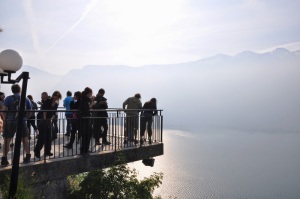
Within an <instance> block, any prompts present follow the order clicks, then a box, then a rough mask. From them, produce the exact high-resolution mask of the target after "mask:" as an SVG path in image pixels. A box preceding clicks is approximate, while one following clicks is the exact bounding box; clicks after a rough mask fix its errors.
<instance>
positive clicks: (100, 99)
mask: <svg viewBox="0 0 300 199" xmlns="http://www.w3.org/2000/svg"><path fill="white" fill-rule="evenodd" d="M104 94H105V90H104V89H103V88H101V89H99V91H98V94H97V96H96V104H95V105H94V106H93V109H94V110H98V111H95V112H94V116H95V117H94V120H93V134H94V138H95V144H96V145H101V143H100V141H99V139H100V138H101V137H102V142H103V144H105V145H110V142H109V141H108V140H107V130H108V124H107V118H108V114H107V111H106V109H107V108H108V106H107V99H106V98H105V97H104ZM102 128H103V130H102Z"/></svg>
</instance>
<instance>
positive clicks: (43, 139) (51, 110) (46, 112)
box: [34, 91, 61, 158]
mask: <svg viewBox="0 0 300 199" xmlns="http://www.w3.org/2000/svg"><path fill="white" fill-rule="evenodd" d="M60 99H61V94H60V92H59V91H54V93H53V94H52V97H51V98H48V99H46V100H45V101H44V102H43V104H42V107H41V110H42V120H41V122H40V123H39V125H40V129H41V130H40V131H39V137H38V140H37V143H36V146H35V148H34V156H35V157H36V158H40V151H41V149H42V148H43V146H44V145H45V156H52V155H53V153H51V130H52V129H51V128H52V125H53V124H52V122H53V120H55V118H56V110H57V108H58V104H59V100H60Z"/></svg>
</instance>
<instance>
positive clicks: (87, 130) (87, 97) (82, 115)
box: [79, 87, 95, 155]
mask: <svg viewBox="0 0 300 199" xmlns="http://www.w3.org/2000/svg"><path fill="white" fill-rule="evenodd" d="M94 98H95V97H94V96H93V90H92V89H91V88H89V87H86V88H85V89H84V91H83V92H82V96H81V103H80V106H79V121H80V134H81V146H80V154H82V155H85V154H89V147H90V140H91V134H92V131H91V130H92V129H91V125H92V122H91V107H92V106H93V105H94Z"/></svg>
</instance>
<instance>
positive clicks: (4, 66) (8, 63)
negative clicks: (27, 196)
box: [0, 50, 29, 198]
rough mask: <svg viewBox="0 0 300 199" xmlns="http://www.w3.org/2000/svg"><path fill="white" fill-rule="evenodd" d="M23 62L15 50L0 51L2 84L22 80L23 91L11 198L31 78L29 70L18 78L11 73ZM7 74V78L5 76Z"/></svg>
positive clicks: (17, 169)
mask: <svg viewBox="0 0 300 199" xmlns="http://www.w3.org/2000/svg"><path fill="white" fill-rule="evenodd" d="M22 64H23V60H22V57H21V56H20V55H19V53H17V52H16V51H14V50H4V51H2V52H1V53H0V76H1V83H2V84H15V83H18V82H20V81H21V80H23V81H22V87H21V88H22V92H21V99H20V109H19V113H18V117H17V121H18V126H17V132H16V140H15V148H14V157H13V162H12V169H11V177H10V186H9V198H13V197H14V195H15V194H16V191H17V185H18V177H19V163H20V148H21V139H22V132H23V129H22V128H23V118H24V115H25V99H26V91H27V82H28V79H29V73H28V72H22V73H21V74H20V75H19V77H17V79H15V80H13V79H11V74H12V73H15V72H16V71H18V70H19V69H20V68H21V67H22ZM6 76H7V80H6V81H5V80H4V77H6Z"/></svg>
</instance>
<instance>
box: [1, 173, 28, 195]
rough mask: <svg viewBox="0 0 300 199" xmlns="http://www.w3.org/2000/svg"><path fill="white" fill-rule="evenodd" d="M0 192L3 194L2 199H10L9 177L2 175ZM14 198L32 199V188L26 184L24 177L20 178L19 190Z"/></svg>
mask: <svg viewBox="0 0 300 199" xmlns="http://www.w3.org/2000/svg"><path fill="white" fill-rule="evenodd" d="M0 179H1V180H0V190H1V194H2V198H4V199H5V198H8V192H9V184H10V177H9V176H8V175H1V176H0ZM14 198H17V199H32V198H33V193H32V190H31V188H30V187H28V186H27V185H26V183H25V180H24V177H23V176H22V175H20V176H19V180H18V188H17V192H16V195H15V196H14Z"/></svg>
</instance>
